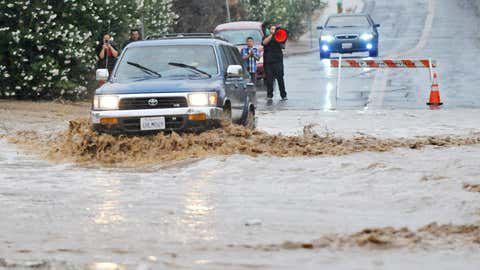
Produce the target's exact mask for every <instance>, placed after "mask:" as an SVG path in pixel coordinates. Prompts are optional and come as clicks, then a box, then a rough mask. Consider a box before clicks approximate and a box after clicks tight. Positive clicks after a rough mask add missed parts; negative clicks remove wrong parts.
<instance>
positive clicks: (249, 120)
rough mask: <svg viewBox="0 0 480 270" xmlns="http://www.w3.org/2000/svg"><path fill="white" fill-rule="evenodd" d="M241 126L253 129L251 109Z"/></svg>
mask: <svg viewBox="0 0 480 270" xmlns="http://www.w3.org/2000/svg"><path fill="white" fill-rule="evenodd" d="M243 125H244V126H245V127H246V128H249V129H255V109H254V108H253V107H252V108H250V109H249V110H248V113H247V116H246V117H245V120H244V121H243Z"/></svg>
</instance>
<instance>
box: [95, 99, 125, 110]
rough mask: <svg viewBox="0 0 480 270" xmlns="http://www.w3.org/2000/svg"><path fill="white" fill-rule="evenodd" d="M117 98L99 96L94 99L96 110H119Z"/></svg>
mask: <svg viewBox="0 0 480 270" xmlns="http://www.w3.org/2000/svg"><path fill="white" fill-rule="evenodd" d="M118 101H119V98H118V97H117V96H111V95H98V96H95V97H94V98H93V109H94V110H118Z"/></svg>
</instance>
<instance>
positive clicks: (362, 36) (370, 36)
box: [360, 34, 373, 41]
mask: <svg viewBox="0 0 480 270" xmlns="http://www.w3.org/2000/svg"><path fill="white" fill-rule="evenodd" d="M372 38H373V35H372V34H362V35H361V36H360V39H361V40H363V41H369V40H371V39H372Z"/></svg>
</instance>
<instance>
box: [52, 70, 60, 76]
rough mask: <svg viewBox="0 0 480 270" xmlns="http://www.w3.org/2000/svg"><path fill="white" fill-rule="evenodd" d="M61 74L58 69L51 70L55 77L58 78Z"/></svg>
mask: <svg viewBox="0 0 480 270" xmlns="http://www.w3.org/2000/svg"><path fill="white" fill-rule="evenodd" d="M59 73H60V71H59V70H58V69H51V70H50V74H52V75H53V76H57V75H58V74H59Z"/></svg>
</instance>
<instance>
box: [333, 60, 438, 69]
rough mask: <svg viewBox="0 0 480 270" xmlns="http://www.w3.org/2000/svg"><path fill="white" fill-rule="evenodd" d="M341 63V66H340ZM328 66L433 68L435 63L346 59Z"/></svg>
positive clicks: (334, 61)
mask: <svg viewBox="0 0 480 270" xmlns="http://www.w3.org/2000/svg"><path fill="white" fill-rule="evenodd" d="M340 63H341V65H340ZM330 66H331V67H333V68H338V67H339V66H341V67H343V68H435V67H437V62H436V61H434V60H429V59H420V60H366V59H348V60H337V59H332V60H330Z"/></svg>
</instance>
